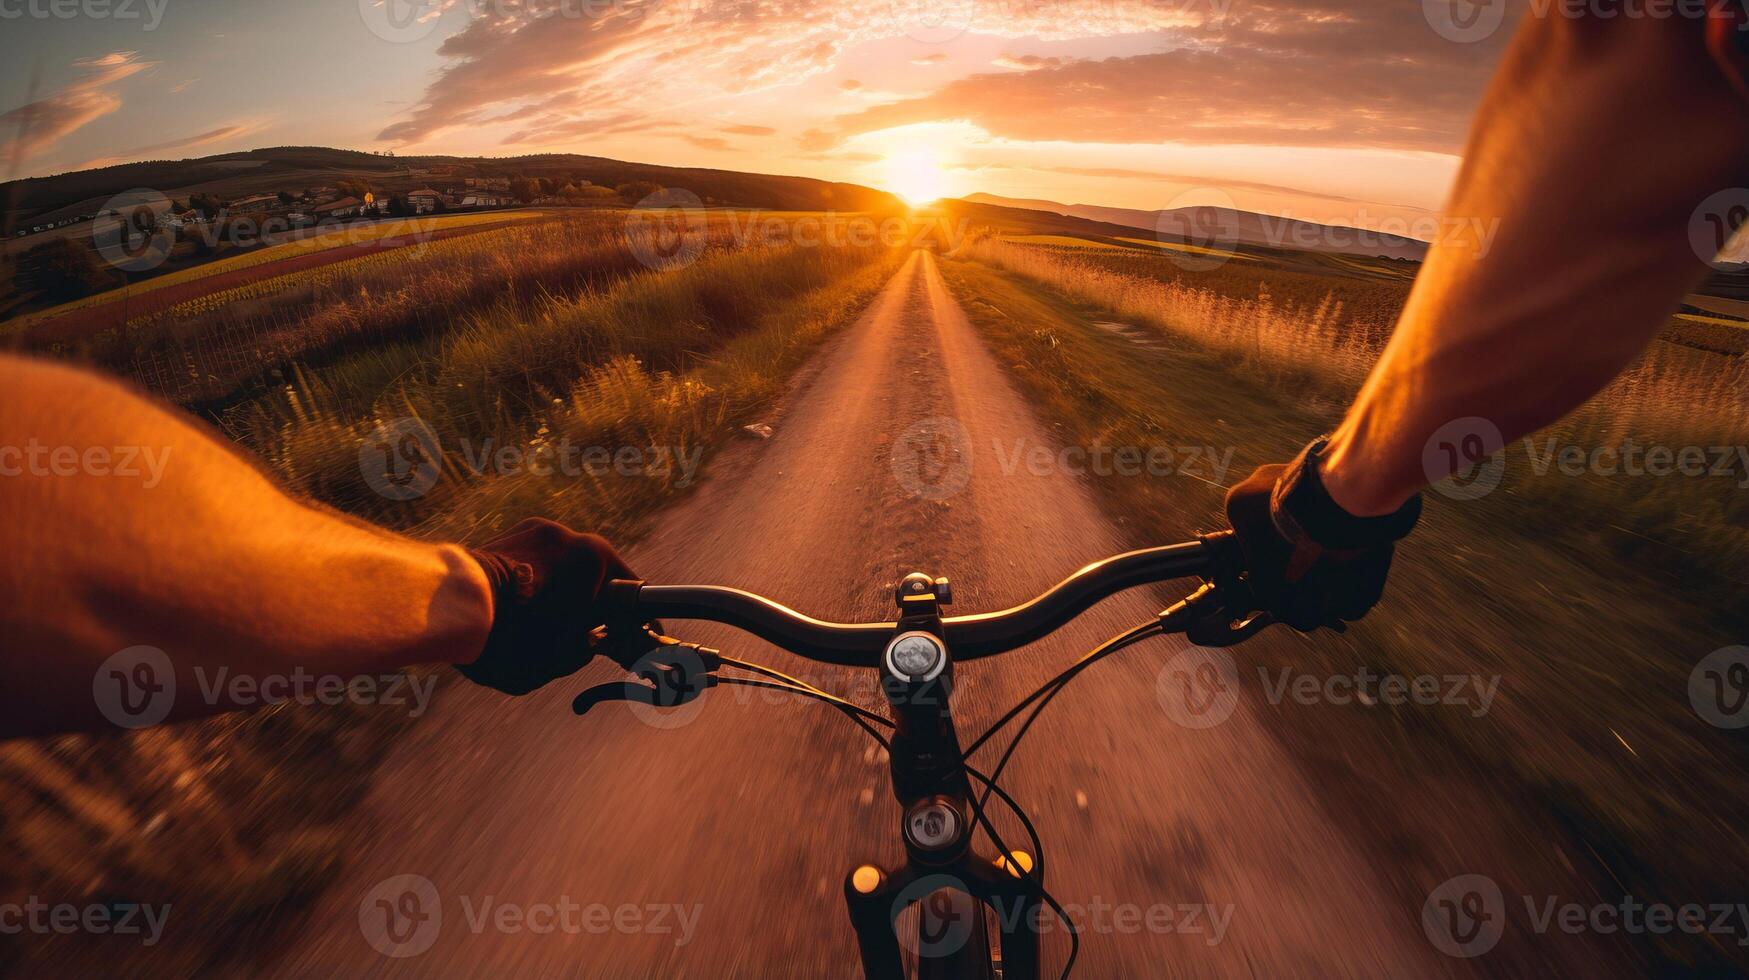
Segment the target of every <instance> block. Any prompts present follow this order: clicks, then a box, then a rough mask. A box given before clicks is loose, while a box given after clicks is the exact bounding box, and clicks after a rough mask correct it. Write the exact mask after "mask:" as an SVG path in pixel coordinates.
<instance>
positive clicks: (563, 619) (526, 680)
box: [456, 517, 637, 694]
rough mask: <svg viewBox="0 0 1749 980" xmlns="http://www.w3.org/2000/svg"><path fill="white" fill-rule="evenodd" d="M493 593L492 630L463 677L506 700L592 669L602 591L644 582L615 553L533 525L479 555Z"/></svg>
mask: <svg viewBox="0 0 1749 980" xmlns="http://www.w3.org/2000/svg"><path fill="white" fill-rule="evenodd" d="M472 555H473V556H474V560H475V561H477V562H479V563H480V567H481V568H482V569H484V570H485V572H486V580H487V581H488V582H489V583H491V587H492V605H493V613H492V630H491V632H490V633H489V634H487V636H486V647H485V649H484V651H483V652H481V654H480V656H479V659H477V660H475V661H474V662H473V663H470V664H457V665H456V669H457V670H459V671H461V673H462V676H464V677H466V678H467V679H469V680H471V681H473V682H474V683H476V684H483V685H485V686H486V687H491V688H496V689H497V690H500V691H503V692H504V693H506V694H527V693H528V692H530V691H532V690H534V689H535V688H537V687H540V686H541V685H543V684H545V683H547V682H548V681H552V680H556V679H558V678H560V677H565V676H568V675H570V674H574V673H576V672H577V671H578V670H580V669H582V667H583V665H584V664H586V663H588V662H589V659H590V657H591V656H593V655H594V651H593V650H592V649H591V636H590V634H591V633H592V632H593V631H594V630H595V629H596V628H597V627H600V626H602V625H603V619H604V615H603V614H604V610H603V608H602V604H601V602H600V597H601V590H602V587H603V586H605V585H606V584H607V583H608V582H609V581H611V580H613V579H616V578H623V579H630V578H636V577H637V576H636V575H634V574H632V570H631V569H630V568H627V567H626V563H625V562H624V561H623V560H621V559H620V557H619V554H618V553H616V552H615V551H614V550H613V545H610V544H608V543H607V541H606V539H604V538H602V537H600V536H599V535H594V534H578V533H577V532H575V531H573V530H571V529H570V528H568V527H565V526H564V525H563V524H557V523H554V522H553V521H549V520H545V519H543V518H538V517H531V518H529V519H528V520H525V521H523V522H522V523H521V524H518V525H516V526H515V527H514V528H511V529H510V530H509V531H508V532H506V533H505V534H503V535H501V536H499V537H497V538H494V539H492V540H491V541H488V542H486V543H485V544H484V545H481V546H480V548H479V550H477V551H474V552H472Z"/></svg>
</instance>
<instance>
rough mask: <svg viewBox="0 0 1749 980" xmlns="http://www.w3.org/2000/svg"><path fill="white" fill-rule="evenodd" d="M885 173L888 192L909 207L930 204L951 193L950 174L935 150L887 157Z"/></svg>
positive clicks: (907, 150)
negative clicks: (948, 176) (949, 188)
mask: <svg viewBox="0 0 1749 980" xmlns="http://www.w3.org/2000/svg"><path fill="white" fill-rule="evenodd" d="M884 170H885V181H884V183H885V184H886V188H887V190H890V191H892V192H893V193H894V194H897V195H899V196H900V197H902V198H904V199H905V203H907V204H912V205H920V204H928V203H930V202H931V201H935V200H939V199H940V198H943V197H946V196H947V194H948V186H947V184H948V179H947V171H946V170H945V169H944V168H943V167H942V164H941V157H940V156H938V155H937V154H936V153H934V152H933V151H931V150H926V149H916V148H912V149H904V150H899V151H898V152H896V153H893V154H891V155H889V156H888V157H887V160H886V164H885V167H884Z"/></svg>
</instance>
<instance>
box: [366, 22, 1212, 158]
mask: <svg viewBox="0 0 1749 980" xmlns="http://www.w3.org/2000/svg"><path fill="white" fill-rule="evenodd" d="M492 6H493V8H494V9H493V10H492V12H491V13H490V15H486V16H477V17H476V18H475V19H473V20H471V21H470V22H469V23H468V25H467V26H466V27H465V28H463V29H462V30H461V31H459V32H457V33H456V34H454V35H451V36H450V37H448V38H447V39H445V41H444V42H443V43H442V45H440V46H439V48H438V54H439V56H440V57H442V58H443V59H444V60H445V64H444V65H443V67H441V68H440V69H438V71H437V74H436V78H435V79H434V80H433V81H432V82H431V83H430V84H429V85H427V87H426V89H425V92H424V94H423V96H422V97H421V98H420V100H419V102H418V104H417V105H416V106H414V107H413V109H412V110H411V111H410V112H408V113H407V114H406V115H405V116H404V117H402V118H400V119H398V120H396V121H395V122H394V123H392V124H391V125H389V126H387V127H386V128H384V129H383V130H382V132H381V134H380V137H379V138H381V139H384V140H389V141H394V142H398V143H403V144H417V143H421V142H424V141H427V140H429V139H431V138H432V137H434V136H436V135H438V134H439V133H442V132H443V131H445V130H449V129H455V128H460V127H477V126H479V125H482V124H487V123H490V122H494V121H497V122H502V121H504V120H506V119H511V118H515V119H519V120H526V124H525V125H524V126H523V127H521V128H519V129H518V130H517V132H516V133H515V134H514V135H513V138H512V139H511V140H509V141H508V142H525V143H535V144H542V143H554V142H560V141H562V140H565V139H569V138H575V137H576V136H577V135H578V134H589V135H600V134H601V133H602V132H603V131H604V129H603V125H602V122H601V121H603V120H617V122H615V123H614V125H624V124H625V123H624V120H623V118H622V117H624V116H625V115H627V114H639V113H644V114H649V113H657V112H664V111H667V110H665V109H663V108H662V107H666V106H682V105H687V104H691V103H695V102H697V101H699V100H700V99H701V98H710V97H716V96H733V95H738V94H743V93H748V92H756V91H762V90H766V89H772V88H779V87H793V86H797V85H800V84H803V83H805V82H807V81H808V79H810V78H813V77H815V76H817V75H819V74H821V73H824V72H826V71H829V70H831V69H832V68H833V67H834V66H835V65H836V63H837V61H838V58H839V55H840V54H841V53H842V52H843V51H845V50H847V49H849V48H851V47H854V46H856V45H859V44H862V43H865V42H869V41H876V40H881V39H885V38H900V37H905V36H907V34H914V33H915V32H916V31H917V30H918V29H919V24H918V23H916V22H915V21H916V20H917V17H918V16H919V15H920V13H919V11H918V10H917V9H915V7H914V5H911V4H892V5H885V4H877V5H874V6H873V7H864V6H860V5H854V4H845V3H841V2H838V0H783V2H764V3H758V2H755V3H745V4H743V3H705V4H669V3H664V2H661V0H614V2H613V3H611V4H601V3H594V4H559V5H558V11H559V12H554V11H553V10H552V9H551V8H552V7H553V5H551V4H525V3H517V4H498V5H492ZM973 13H974V20H975V21H976V23H974V24H973V25H972V27H971V29H972V30H973V31H975V32H978V33H986V34H995V35H999V36H1003V37H1015V38H1018V37H1036V38H1039V39H1042V40H1062V39H1067V38H1088V37H1109V36H1114V35H1120V34H1140V33H1147V32H1150V31H1159V30H1164V29H1168V28H1171V27H1174V26H1181V25H1183V24H1185V23H1190V22H1195V21H1197V20H1199V19H1200V18H1201V17H1202V16H1203V15H1201V14H1185V13H1183V12H1181V11H1166V10H1161V9H1158V8H1157V5H1156V4H1154V3H1150V2H1148V0H1117V2H1114V0H1060V2H1056V3H1052V4H1050V5H1026V4H1022V5H1017V6H1009V5H1000V4H994V3H991V4H980V5H978V6H977V9H976V10H975V11H974V12H973ZM932 63H933V59H932Z"/></svg>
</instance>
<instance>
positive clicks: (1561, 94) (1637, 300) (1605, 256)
mask: <svg viewBox="0 0 1749 980" xmlns="http://www.w3.org/2000/svg"><path fill="white" fill-rule="evenodd" d="M1703 30H1704V29H1703V26H1702V22H1700V21H1697V20H1694V19H1683V18H1675V19H1666V20H1645V19H1641V20H1627V19H1622V18H1615V19H1610V20H1599V19H1595V18H1590V17H1583V18H1577V19H1575V18H1568V17H1563V16H1558V15H1553V14H1551V15H1550V16H1547V17H1544V18H1535V17H1527V19H1526V22H1525V24H1524V26H1523V27H1522V29H1521V30H1520V32H1519V34H1518V36H1517V37H1516V38H1515V39H1514V42H1513V44H1512V47H1511V48H1510V50H1509V51H1508V52H1507V55H1506V57H1505V60H1504V61H1503V62H1502V64H1501V66H1500V69H1499V71H1498V72H1497V74H1496V75H1495V78H1494V81H1493V83H1492V85H1491V86H1490V88H1489V90H1488V93H1487V95H1486V97H1485V98H1484V100H1483V102H1482V105H1481V108H1480V110H1479V111H1478V113H1477V116H1476V121H1475V124H1474V126H1473V128H1472V131H1471V137H1470V144H1469V146H1468V148H1467V150H1466V151H1465V156H1464V164H1463V168H1462V171H1461V172H1460V174H1459V176H1458V180H1457V186H1456V188H1455V189H1454V191H1453V194H1452V197H1451V200H1450V202H1449V203H1448V205H1447V208H1446V214H1447V216H1448V217H1451V218H1456V219H1460V220H1462V219H1469V220H1471V221H1473V222H1479V223H1480V225H1479V227H1480V228H1481V229H1482V230H1484V231H1486V230H1488V229H1496V234H1494V236H1493V239H1492V241H1491V243H1489V246H1490V247H1488V248H1486V249H1485V250H1484V249H1481V248H1478V245H1479V244H1480V243H1481V242H1483V241H1486V239H1485V237H1484V236H1481V235H1477V234H1475V230H1476V228H1477V227H1478V226H1477V225H1472V226H1471V228H1470V233H1469V234H1467V235H1465V234H1458V235H1454V236H1453V237H1452V239H1451V240H1448V241H1443V242H1440V243H1436V245H1435V247H1434V248H1433V250H1432V251H1431V252H1430V253H1429V254H1428V257H1427V261H1426V263H1425V265H1423V267H1422V269H1421V273H1420V275H1419V276H1418V277H1417V278H1416V281H1415V287H1414V290H1413V291H1412V292H1411V294H1410V297H1409V302H1408V305H1407V306H1406V307H1405V309H1404V311H1403V315H1402V318H1401V320H1400V321H1399V323H1398V325H1397V329H1396V332H1395V334H1394V335H1393V336H1392V337H1391V341H1390V343H1389V344H1388V345H1387V346H1386V348H1385V351H1384V354H1383V356H1382V357H1381V358H1380V360H1379V363H1378V364H1377V365H1376V366H1375V367H1374V369H1373V372H1372V375H1371V376H1370V377H1369V378H1368V379H1367V382H1366V384H1365V386H1364V387H1363V388H1362V390H1361V393H1360V395H1359V397H1358V399H1357V400H1356V401H1355V403H1354V405H1353V407H1352V408H1350V410H1349V412H1348V416H1347V418H1346V419H1345V420H1344V421H1343V423H1342V425H1341V426H1340V427H1339V428H1338V429H1337V430H1336V432H1335V433H1333V434H1332V436H1331V440H1330V443H1329V446H1328V447H1327V448H1326V450H1325V452H1324V454H1323V466H1322V470H1321V472H1322V474H1323V482H1324V486H1325V487H1326V488H1327V489H1328V491H1329V493H1330V496H1331V498H1332V499H1333V500H1335V501H1336V502H1337V503H1338V504H1341V505H1342V507H1343V508H1344V509H1345V510H1347V511H1348V512H1349V513H1352V514H1356V515H1362V516H1369V515H1377V514H1386V513H1389V512H1391V511H1393V510H1395V509H1396V508H1397V507H1399V506H1401V505H1402V504H1403V503H1404V502H1405V501H1406V500H1407V499H1408V498H1409V497H1411V496H1413V495H1414V494H1415V493H1416V492H1418V491H1419V490H1420V489H1421V488H1422V487H1424V486H1426V485H1427V483H1428V482H1429V481H1430V480H1434V479H1439V478H1442V477H1444V476H1446V475H1448V473H1447V472H1439V471H1434V472H1429V471H1428V470H1427V469H1426V468H1424V466H1423V450H1424V449H1425V448H1426V447H1427V446H1428V443H1429V440H1430V439H1431V438H1432V437H1433V436H1434V434H1435V433H1436V432H1438V431H1439V430H1440V429H1441V427H1442V426H1444V425H1446V424H1447V423H1449V422H1453V421H1454V420H1457V419H1462V418H1468V417H1473V416H1479V417H1483V418H1486V419H1488V420H1489V421H1490V422H1492V423H1493V424H1494V425H1495V426H1497V427H1498V428H1499V430H1500V433H1501V436H1502V437H1503V439H1504V440H1505V441H1506V442H1507V443H1510V442H1512V441H1514V440H1516V439H1517V438H1519V437H1521V436H1524V435H1526V434H1528V433H1530V432H1533V431H1535V430H1536V429H1538V428H1540V427H1542V426H1544V425H1547V424H1548V423H1550V422H1553V421H1555V420H1556V419H1558V418H1560V417H1561V416H1563V415H1565V414H1567V413H1568V412H1570V411H1571V410H1573V409H1574V408H1576V407H1578V406H1579V405H1580V404H1582V403H1583V402H1584V401H1585V400H1586V399H1587V398H1589V397H1591V396H1592V395H1593V394H1595V393H1596V392H1597V391H1598V390H1599V389H1601V388H1602V387H1603V386H1604V385H1606V384H1607V383H1608V382H1609V380H1610V379H1611V378H1613V377H1615V376H1616V374H1618V373H1619V372H1620V371H1621V370H1622V369H1623V368H1624V367H1626V366H1627V365H1628V364H1629V363H1630V362H1631V361H1632V360H1633V358H1634V357H1635V356H1636V355H1637V354H1638V353H1639V352H1640V351H1641V350H1642V349H1644V347H1645V346H1646V344H1647V343H1648V342H1650V340H1651V338H1652V337H1653V335H1654V334H1656V333H1657V331H1658V329H1659V328H1660V327H1662V326H1663V324H1664V323H1665V321H1666V320H1667V318H1668V317H1669V315H1670V313H1671V312H1672V311H1674V309H1675V307H1676V305H1677V303H1678V301H1679V300H1680V298H1681V297H1682V296H1683V295H1684V294H1685V293H1687V292H1688V291H1689V290H1691V289H1692V288H1693V287H1694V286H1695V285H1696V284H1697V283H1698V282H1699V281H1700V279H1701V278H1703V277H1704V275H1705V273H1706V265H1705V263H1704V262H1703V260H1702V259H1701V258H1700V257H1699V256H1698V255H1696V254H1695V251H1694V249H1693V247H1692V246H1691V245H1690V243H1689V237H1688V235H1689V223H1690V220H1691V219H1692V217H1693V215H1694V212H1695V208H1696V206H1697V205H1699V204H1700V203H1701V202H1702V201H1703V200H1704V199H1705V198H1706V197H1707V196H1709V195H1710V194H1712V193H1714V192H1715V191H1719V190H1723V189H1725V188H1729V187H1733V186H1738V185H1742V184H1745V183H1749V103H1745V101H1744V100H1743V98H1742V96H1741V95H1740V94H1739V93H1738V92H1737V90H1736V89H1735V88H1733V86H1732V85H1731V84H1730V82H1728V81H1727V79H1726V77H1725V75H1724V74H1723V73H1722V72H1721V71H1720V69H1719V68H1718V67H1717V65H1716V64H1715V63H1714V62H1713V61H1711V60H1710V59H1709V58H1708V56H1707V53H1706V47H1705V44H1704V41H1703ZM1496 222H1497V225H1496ZM1493 448H1498V447H1490V449H1493ZM1443 458H1444V457H1443V456H1441V455H1436V456H1435V459H1436V460H1443Z"/></svg>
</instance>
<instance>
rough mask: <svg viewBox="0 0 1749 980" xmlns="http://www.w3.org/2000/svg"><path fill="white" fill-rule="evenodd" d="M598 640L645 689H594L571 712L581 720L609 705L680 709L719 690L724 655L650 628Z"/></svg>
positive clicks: (624, 629)
mask: <svg viewBox="0 0 1749 980" xmlns="http://www.w3.org/2000/svg"><path fill="white" fill-rule="evenodd" d="M656 625H657V626H660V624H656ZM597 640H598V641H599V643H598V645H599V648H600V649H601V651H602V652H603V653H605V654H606V655H607V656H608V658H609V659H611V660H612V661H613V662H614V663H617V664H619V665H620V666H621V667H624V668H625V669H626V670H629V671H631V672H632V673H634V674H636V675H638V678H639V679H640V680H642V681H644V683H642V684H638V683H634V682H632V681H620V682H618V683H612V684H597V685H595V686H594V687H591V688H588V689H586V690H584V691H583V692H582V693H581V694H578V695H577V697H576V698H575V699H574V700H572V702H571V710H572V711H574V712H576V713H577V714H579V715H581V714H583V713H584V712H586V711H588V710H589V709H590V708H592V707H594V706H595V705H597V704H600V703H602V702H603V701H631V702H635V703H638V704H647V705H651V706H652V707H662V708H672V707H677V706H679V705H682V704H685V703H687V702H688V701H691V700H693V699H695V698H697V697H698V696H699V695H700V694H703V693H704V692H705V690H706V689H707V688H711V687H715V686H716V683H717V677H716V674H715V671H716V670H717V668H719V667H721V666H722V665H723V658H722V652H721V651H719V650H716V649H714V648H712V647H707V646H702V645H700V644H697V643H686V642H683V641H681V640H677V639H675V638H674V637H672V636H665V635H663V634H662V633H661V632H659V631H658V630H657V629H652V628H651V627H650V625H648V624H645V625H639V626H636V627H628V626H627V625H626V624H625V623H623V622H621V623H619V624H610V625H609V626H608V627H607V628H606V630H605V631H604V632H603V633H602V634H600V635H598V636H597Z"/></svg>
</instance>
